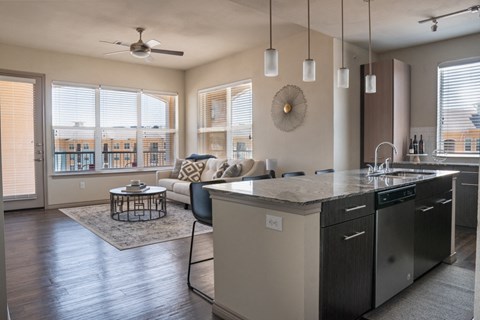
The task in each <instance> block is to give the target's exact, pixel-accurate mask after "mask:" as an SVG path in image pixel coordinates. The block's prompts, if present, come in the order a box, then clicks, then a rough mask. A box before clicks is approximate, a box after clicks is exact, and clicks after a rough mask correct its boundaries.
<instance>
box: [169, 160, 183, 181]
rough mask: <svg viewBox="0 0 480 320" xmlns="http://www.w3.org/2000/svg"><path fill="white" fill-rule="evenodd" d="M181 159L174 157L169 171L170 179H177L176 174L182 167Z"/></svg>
mask: <svg viewBox="0 0 480 320" xmlns="http://www.w3.org/2000/svg"><path fill="white" fill-rule="evenodd" d="M182 163H183V159H176V160H175V165H174V166H173V170H172V172H171V173H170V178H171V179H178V174H179V173H180V168H181V167H182Z"/></svg>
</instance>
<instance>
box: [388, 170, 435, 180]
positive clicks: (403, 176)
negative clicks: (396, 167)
mask: <svg viewBox="0 0 480 320" xmlns="http://www.w3.org/2000/svg"><path fill="white" fill-rule="evenodd" d="M432 174H435V173H434V172H412V171H394V172H385V173H384V174H383V176H386V177H394V178H401V179H409V178H420V177H423V176H429V175H432Z"/></svg>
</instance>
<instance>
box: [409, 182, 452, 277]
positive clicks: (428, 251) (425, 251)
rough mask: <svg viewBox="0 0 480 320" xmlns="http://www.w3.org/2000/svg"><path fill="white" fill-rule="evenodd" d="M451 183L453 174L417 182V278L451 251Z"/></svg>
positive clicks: (415, 261) (415, 262)
mask: <svg viewBox="0 0 480 320" xmlns="http://www.w3.org/2000/svg"><path fill="white" fill-rule="evenodd" d="M435 182H437V183H435ZM450 185H451V178H443V179H440V181H437V180H435V181H432V182H424V183H419V184H418V185H417V198H416V200H415V207H416V209H415V241H414V243H415V255H414V278H415V279H417V278H418V277H420V276H421V275H423V274H424V273H425V272H427V271H428V270H430V269H431V268H433V267H434V266H436V265H437V264H438V263H440V262H442V260H444V259H445V258H447V257H448V256H449V255H450V251H451V235H452V193H451V191H450V188H451V187H450Z"/></svg>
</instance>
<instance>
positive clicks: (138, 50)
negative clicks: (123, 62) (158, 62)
mask: <svg viewBox="0 0 480 320" xmlns="http://www.w3.org/2000/svg"><path fill="white" fill-rule="evenodd" d="M136 30H137V32H138V34H139V39H138V41H137V42H134V43H132V44H127V43H123V42H121V41H113V42H110V41H103V40H100V42H105V43H109V44H114V45H118V46H124V47H129V49H130V50H122V51H115V52H109V53H106V54H105V55H112V54H117V53H124V52H130V54H131V55H132V56H133V57H135V58H139V59H146V60H147V61H150V60H152V59H151V58H150V54H151V53H152V52H154V53H161V54H169V55H175V56H183V51H173V50H163V49H152V48H153V47H155V46H158V45H159V44H160V41H157V40H155V39H152V40H149V41H147V42H143V40H142V33H143V31H145V28H141V27H138V28H136ZM147 58H148V59H147Z"/></svg>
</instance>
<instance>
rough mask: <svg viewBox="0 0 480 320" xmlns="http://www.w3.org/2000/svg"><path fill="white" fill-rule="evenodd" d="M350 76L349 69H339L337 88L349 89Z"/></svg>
mask: <svg viewBox="0 0 480 320" xmlns="http://www.w3.org/2000/svg"><path fill="white" fill-rule="evenodd" d="M349 74H350V71H349V70H348V68H339V69H338V70H337V87H339V88H348V86H349Z"/></svg>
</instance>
